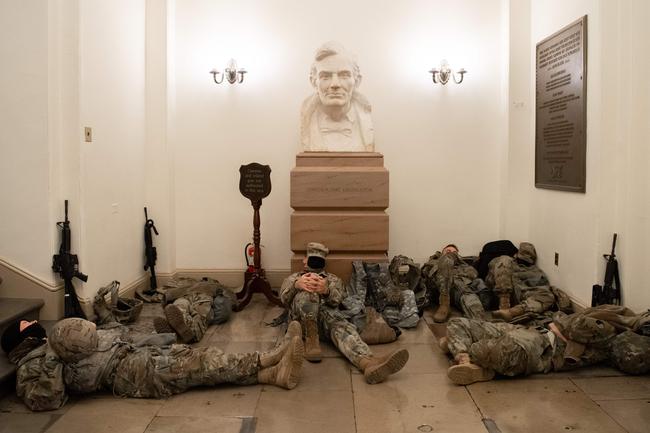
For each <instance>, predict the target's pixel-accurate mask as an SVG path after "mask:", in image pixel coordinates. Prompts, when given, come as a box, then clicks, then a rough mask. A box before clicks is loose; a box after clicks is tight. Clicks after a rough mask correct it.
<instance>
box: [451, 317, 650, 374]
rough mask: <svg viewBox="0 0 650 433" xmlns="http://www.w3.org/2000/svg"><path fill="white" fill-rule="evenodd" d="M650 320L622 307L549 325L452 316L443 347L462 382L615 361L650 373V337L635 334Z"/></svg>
mask: <svg viewBox="0 0 650 433" xmlns="http://www.w3.org/2000/svg"><path fill="white" fill-rule="evenodd" d="M648 323H650V312H646V313H644V314H640V315H636V314H634V313H633V312H632V311H631V310H629V309H627V308H625V307H622V306H618V305H600V306H598V307H593V308H588V309H586V310H585V311H583V312H581V313H574V314H570V315H566V314H564V313H562V312H557V313H556V314H555V317H554V320H553V322H551V323H549V325H548V328H544V327H524V326H520V325H512V324H509V323H490V322H484V321H480V320H475V319H467V318H452V319H450V320H449V322H448V324H447V337H443V338H442V339H441V340H440V346H441V348H442V349H443V350H444V351H448V352H449V353H451V355H452V356H453V358H454V361H455V362H456V365H454V366H452V367H450V368H449V370H448V371H447V375H448V376H449V378H450V379H451V381H452V382H454V383H456V384H458V385H468V384H470V383H474V382H478V381H485V380H491V379H492V378H493V377H494V374H495V373H499V374H502V375H504V376H519V375H528V374H534V373H548V372H550V371H561V370H567V369H573V368H577V367H583V366H588V365H593V364H597V363H601V362H605V361H609V362H610V363H611V364H613V365H614V366H615V367H617V368H618V369H620V370H621V371H623V372H625V373H629V374H643V373H647V372H648V371H650V337H648V336H643V335H640V334H637V333H635V331H639V330H640V329H641V328H642V327H643V326H644V325H646V326H647V324H648Z"/></svg>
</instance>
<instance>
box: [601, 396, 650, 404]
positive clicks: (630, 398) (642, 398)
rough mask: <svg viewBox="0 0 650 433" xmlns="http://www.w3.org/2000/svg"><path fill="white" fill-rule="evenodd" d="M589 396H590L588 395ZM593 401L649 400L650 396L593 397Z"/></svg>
mask: <svg viewBox="0 0 650 433" xmlns="http://www.w3.org/2000/svg"><path fill="white" fill-rule="evenodd" d="M589 398H591V397H589ZM591 399H592V400H593V401H595V402H596V403H598V402H601V401H603V402H604V401H645V402H650V396H649V397H629V398H599V399H593V398H591Z"/></svg>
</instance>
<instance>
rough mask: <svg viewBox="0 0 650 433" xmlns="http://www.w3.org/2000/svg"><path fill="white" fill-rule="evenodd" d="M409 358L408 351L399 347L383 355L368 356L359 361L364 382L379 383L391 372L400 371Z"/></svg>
mask: <svg viewBox="0 0 650 433" xmlns="http://www.w3.org/2000/svg"><path fill="white" fill-rule="evenodd" d="M408 360H409V352H408V350H406V349H399V350H396V351H395V352H393V353H389V354H387V355H384V356H374V355H373V356H370V357H368V358H362V359H361V361H359V368H360V369H361V370H362V371H363V377H364V378H365V379H366V382H367V383H369V384H371V385H373V384H375V383H381V382H383V381H384V380H386V378H387V377H388V376H390V375H391V374H394V373H397V372H398V371H400V370H401V369H402V368H403V367H404V365H406V362H407V361H408Z"/></svg>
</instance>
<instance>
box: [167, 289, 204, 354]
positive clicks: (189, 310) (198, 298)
mask: <svg viewBox="0 0 650 433" xmlns="http://www.w3.org/2000/svg"><path fill="white" fill-rule="evenodd" d="M213 300H214V298H213V297H212V296H210V295H207V294H205V293H197V292H190V293H188V294H186V295H184V296H182V297H180V298H178V299H176V300H174V305H175V306H176V307H178V309H179V310H180V311H181V313H182V314H183V321H184V322H185V324H186V325H187V327H188V328H189V329H190V330H191V331H192V334H193V338H192V340H191V341H192V342H197V341H201V339H202V338H203V335H205V331H206V330H207V329H208V326H209V325H210V322H211V321H212V317H213V312H212V301H213Z"/></svg>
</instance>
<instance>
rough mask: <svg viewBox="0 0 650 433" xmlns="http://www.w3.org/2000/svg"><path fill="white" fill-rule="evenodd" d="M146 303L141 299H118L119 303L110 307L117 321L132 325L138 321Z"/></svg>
mask: <svg viewBox="0 0 650 433" xmlns="http://www.w3.org/2000/svg"><path fill="white" fill-rule="evenodd" d="M143 304H144V303H143V302H142V301H141V300H140V299H134V298H118V299H117V303H116V304H115V305H114V306H113V305H111V306H110V309H111V312H112V313H113V316H115V320H116V321H118V322H120V323H131V322H135V321H136V320H138V317H140V313H141V312H142V305H143Z"/></svg>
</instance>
